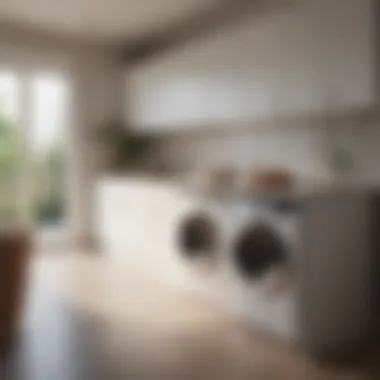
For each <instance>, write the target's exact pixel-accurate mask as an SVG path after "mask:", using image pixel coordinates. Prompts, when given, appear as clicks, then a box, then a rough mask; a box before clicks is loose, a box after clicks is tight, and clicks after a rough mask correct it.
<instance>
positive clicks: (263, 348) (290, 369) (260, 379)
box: [0, 255, 380, 380]
mask: <svg viewBox="0 0 380 380" xmlns="http://www.w3.org/2000/svg"><path fill="white" fill-rule="evenodd" d="M31 272H32V273H31V276H30V283H29V294H28V297H27V298H28V302H27V306H26V311H25V318H24V323H23V330H22V332H21V333H20V336H19V338H18V340H17V341H16V342H15V344H14V345H13V347H11V348H10V349H9V350H8V351H6V352H5V354H2V357H1V366H2V368H1V371H0V378H1V379H6V380H98V379H99V380H100V379H101V380H113V379H168V380H170V379H180V380H186V379H207V380H212V379H218V380H219V379H220V380H223V379H233V380H235V379H236V380H239V379H253V380H255V379H257V380H301V379H305V380H306V379H307V380H317V379H321V380H322V379H323V380H330V379H331V380H335V379H336V380H354V379H380V370H379V365H378V364H376V363H377V361H376V360H375V359H376V358H372V359H371V358H369V359H368V360H366V361H365V363H364V362H363V363H362V364H355V365H353V364H352V365H345V366H343V365H341V366H331V365H329V366H327V365H322V364H317V363H316V362H314V361H313V360H312V359H311V358H308V357H306V356H305V355H303V354H302V353H300V352H297V351H296V350H295V349H294V348H291V347H288V346H286V345H284V344H282V343H280V342H276V341H274V340H271V339H269V338H268V337H265V336H263V335H262V334H260V333H258V332H254V331H252V329H249V328H248V327H247V326H242V325H240V324H239V323H237V322H236V321H234V320H233V319H232V318H231V317H229V316H228V315H226V314H224V313H223V312H221V311H220V310H218V309H216V308H214V307H212V306H211V305H209V304H206V303H203V302H201V301H200V300H195V299H191V298H189V297H187V296H184V295H183V294H180V293H178V291H176V290H175V289H170V288H168V287H165V286H164V285H162V284H159V283H155V282H153V280H151V279H146V278H143V276H141V275H137V274H136V273H134V274H132V273H129V272H127V271H125V269H123V268H120V267H119V266H117V265H114V264H112V263H109V262H108V261H107V260H105V259H102V258H96V257H95V258H91V257H89V256H87V257H86V256H82V257H81V256H80V255H63V256H58V257H57V256H56V257H52V256H49V257H47V256H44V257H43V258H41V257H39V258H38V260H35V262H34V265H33V268H32V271H31Z"/></svg>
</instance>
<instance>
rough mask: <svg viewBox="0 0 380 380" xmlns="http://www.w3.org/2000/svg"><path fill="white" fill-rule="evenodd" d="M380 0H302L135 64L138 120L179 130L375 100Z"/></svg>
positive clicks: (132, 108) (132, 93)
mask: <svg viewBox="0 0 380 380" xmlns="http://www.w3.org/2000/svg"><path fill="white" fill-rule="evenodd" d="M374 2H375V0H299V1H294V3H291V4H289V5H288V6H286V7H285V6H284V7H281V8H279V9H277V10H273V12H268V13H264V14H262V15H253V17H252V16H250V17H247V18H245V19H244V20H242V21H241V22H240V23H239V24H238V25H232V26H229V27H226V28H225V29H223V30H220V31H219V32H217V33H213V34H210V35H208V36H207V37H205V38H203V39H200V40H195V41H193V42H191V43H189V44H186V45H184V46H183V47H180V48H178V49H176V50H174V51H169V52H168V53H165V54H164V55H163V56H161V57H159V58H155V59H154V60H152V61H148V62H146V63H144V64H143V65H141V66H136V67H135V68H132V69H131V71H130V72H128V74H127V84H126V86H127V89H128V93H129V97H128V102H129V103H128V110H129V117H130V120H131V122H132V124H133V125H135V126H136V127H137V128H140V129H169V130H178V129H181V128H187V127H191V126H197V125H198V126H208V125H216V126H217V125H218V124H222V123H229V122H235V123H236V124H239V122H252V123H253V122H255V121H256V120H262V119H266V118H272V117H276V118H281V117H282V116H287V115H289V114H290V115H297V114H307V113H308V112H312V113H313V112H318V111H322V112H323V111H326V110H339V111H340V110H345V109H352V108H356V107H368V106H372V105H373V104H374V103H375V102H376V100H377V93H376V74H377V72H376V67H375V62H376V59H375V58H376V57H375V56H376V46H375V45H376V33H375V26H376V20H375V16H374V14H375V12H374V10H375V4H374ZM231 125H232V123H231Z"/></svg>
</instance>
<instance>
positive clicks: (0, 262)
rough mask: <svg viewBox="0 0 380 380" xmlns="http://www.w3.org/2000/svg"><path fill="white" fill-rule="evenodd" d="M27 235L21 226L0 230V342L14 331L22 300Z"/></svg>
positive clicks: (27, 245)
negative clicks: (18, 228)
mask: <svg viewBox="0 0 380 380" xmlns="http://www.w3.org/2000/svg"><path fill="white" fill-rule="evenodd" d="M29 252H30V239H29V237H28V234H27V233H25V232H24V231H22V230H16V229H12V230H5V229H2V231H0V344H1V346H3V345H4V344H6V343H8V342H9V341H10V339H11V338H12V337H13V336H14V335H15V334H16V332H17V328H18V323H19V317H20V314H21V313H20V312H21V308H22V300H23V293H24V291H23V290H24V283H25V278H26V268H27V263H28V258H29Z"/></svg>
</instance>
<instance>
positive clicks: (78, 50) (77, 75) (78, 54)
mask: <svg viewBox="0 0 380 380" xmlns="http://www.w3.org/2000/svg"><path fill="white" fill-rule="evenodd" d="M0 32H1V34H0V67H8V68H9V69H13V70H18V71H19V72H21V73H22V75H29V74H30V73H32V72H35V71H39V70H41V71H45V70H49V71H54V70H56V71H58V72H62V73H63V74H67V75H68V76H69V78H71V79H72V81H73V85H74V88H73V90H74V91H73V95H74V97H73V104H72V105H73V111H74V112H73V115H72V116H73V117H72V123H71V125H70V127H71V130H70V131H69V134H70V140H71V141H70V147H69V150H70V152H69V159H70V172H69V189H68V201H69V202H68V203H69V204H68V208H69V210H68V211H69V215H68V227H69V234H70V237H71V238H72V239H73V240H75V241H79V242H86V241H87V240H88V239H89V238H91V236H92V231H93V225H92V196H91V193H92V186H93V184H94V180H95V179H96V178H97V176H98V174H99V172H100V171H101V170H102V164H103V163H102V158H101V156H100V155H99V154H98V152H96V151H95V150H94V148H93V146H94V144H93V143H94V140H93V136H94V129H95V128H96V127H98V126H99V125H100V124H101V123H102V122H103V121H104V120H107V119H108V118H109V117H111V116H112V115H114V113H115V112H117V111H119V110H120V108H119V107H120V101H121V91H122V89H121V83H122V81H121V80H120V78H121V77H120V75H121V65H120V63H119V62H118V61H117V60H116V59H115V58H114V56H113V54H112V53H113V52H112V51H111V50H107V49H105V48H101V47H95V46H87V45H84V44H81V43H79V42H78V43H76V42H75V41H69V42H66V41H64V40H61V39H57V40H55V39H54V38H50V37H49V36H46V38H45V36H43V37H41V36H38V37H36V38H34V37H33V36H30V35H25V34H23V33H18V32H17V31H13V30H12V31H8V30H7V31H5V32H4V31H2V30H1V31H0Z"/></svg>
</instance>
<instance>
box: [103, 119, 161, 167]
mask: <svg viewBox="0 0 380 380" xmlns="http://www.w3.org/2000/svg"><path fill="white" fill-rule="evenodd" d="M96 137H97V140H98V142H100V143H101V144H103V145H104V146H105V148H106V150H107V151H108V152H110V153H111V161H112V162H111V166H112V169H116V170H119V169H125V168H128V169H130V168H137V167H139V166H140V165H141V164H142V163H143V161H144V159H145V158H146V157H147V155H148V154H149V153H150V152H151V150H152V149H153V147H154V146H155V144H156V142H157V137H156V136H153V135H148V134H141V133H137V132H135V131H132V130H131V129H129V128H127V126H126V125H125V124H124V123H123V122H122V121H119V120H112V121H110V122H109V123H107V124H106V125H104V126H103V127H102V128H101V129H100V131H99V132H98V133H97V136H96Z"/></svg>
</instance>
